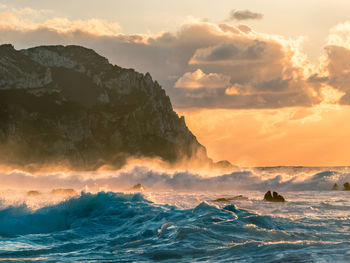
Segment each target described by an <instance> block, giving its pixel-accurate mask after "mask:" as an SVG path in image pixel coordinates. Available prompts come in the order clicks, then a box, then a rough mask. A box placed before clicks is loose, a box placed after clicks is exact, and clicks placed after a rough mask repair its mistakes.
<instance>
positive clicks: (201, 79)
mask: <svg viewBox="0 0 350 263" xmlns="http://www.w3.org/2000/svg"><path fill="white" fill-rule="evenodd" d="M227 86H230V77H228V76H224V75H222V74H216V73H209V74H205V73H204V72H203V71H202V70H200V69H197V70H196V71H194V72H192V73H191V72H187V73H185V74H184V75H183V76H182V77H181V78H179V79H178V80H177V81H176V83H175V88H187V89H198V88H223V87H227Z"/></svg>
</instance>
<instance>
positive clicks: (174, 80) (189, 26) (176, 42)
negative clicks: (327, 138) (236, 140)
mask: <svg viewBox="0 0 350 263" xmlns="http://www.w3.org/2000/svg"><path fill="white" fill-rule="evenodd" d="M233 14H234V15H233ZM233 14H231V16H235V17H236V18H235V19H240V20H242V19H248V18H249V19H253V18H259V17H261V16H262V15H261V14H257V13H252V12H250V11H247V10H246V11H234V12H233ZM237 17H238V18H237ZM303 41H304V40H303V38H302V37H300V38H296V39H291V38H287V37H283V36H278V35H272V34H264V33H261V32H257V31H254V30H253V29H252V28H250V27H248V26H246V25H230V24H225V23H223V24H215V23H211V22H203V21H202V20H196V19H193V18H190V19H189V20H188V21H186V22H185V23H184V24H183V25H182V26H181V27H180V28H179V29H178V30H177V31H176V32H162V33H159V34H151V33H149V34H133V35H131V34H124V33H122V28H121V26H120V24H119V23H118V22H114V21H112V22H111V21H107V20H103V19H97V18H91V19H87V20H70V19H68V18H64V17H53V16H50V10H33V9H30V8H24V9H14V8H7V7H6V6H2V7H1V8H0V43H13V44H14V45H15V47H16V48H27V47H31V46H36V45H55V44H62V45H66V44H77V45H84V46H86V47H89V48H93V49H95V50H96V51H97V52H99V53H100V54H101V55H103V56H106V57H108V58H109V59H110V61H111V62H112V63H114V64H117V65H119V66H122V67H130V68H135V69H136V70H138V71H141V72H147V71H149V72H150V73H151V74H152V76H153V77H154V79H157V80H158V81H159V83H160V84H161V85H162V86H163V87H164V88H165V89H166V91H167V93H168V94H169V96H170V97H171V99H172V102H173V104H174V106H175V107H176V108H182V109H187V108H227V109H262V108H264V109H272V108H284V107H295V106H305V107H311V106H315V105H319V104H321V103H323V102H325V101H326V102H327V103H333V104H335V103H342V104H350V63H349V62H348V61H350V44H349V43H350V23H343V24H340V25H338V26H336V27H334V28H333V29H331V31H330V35H329V39H328V43H327V45H326V47H325V54H324V55H323V59H322V63H321V64H319V65H312V64H311V63H310V62H309V61H308V59H307V56H306V55H305V54H304V53H303V51H302V44H303ZM325 87H331V89H333V91H334V92H335V93H337V94H343V95H342V96H340V97H339V96H338V97H337V98H338V100H337V101H334V100H332V99H329V98H328V97H327V96H332V95H331V94H332V92H324V88H325ZM334 92H333V93H334Z"/></svg>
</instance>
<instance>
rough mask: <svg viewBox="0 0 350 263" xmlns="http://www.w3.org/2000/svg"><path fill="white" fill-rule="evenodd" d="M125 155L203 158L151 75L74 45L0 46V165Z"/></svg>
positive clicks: (84, 162) (113, 160)
mask: <svg viewBox="0 0 350 263" xmlns="http://www.w3.org/2000/svg"><path fill="white" fill-rule="evenodd" d="M129 156H134V157H161V158H162V159H164V160H165V161H169V162H176V161H179V160H182V159H195V158H199V159H201V160H203V161H210V160H209V159H208V157H207V155H206V150H205V148H204V147H203V146H202V145H200V144H199V143H198V141H197V140H196V137H195V136H194V135H193V134H192V133H191V132H190V131H189V129H188V128H187V127H186V124H185V121H184V118H183V117H181V118H179V116H178V115H177V114H176V113H175V112H174V111H173V109H172V106H171V102H170V99H169V97H168V96H167V95H166V94H165V91H164V90H163V89H162V88H161V86H160V85H159V84H158V83H157V82H156V81H153V80H152V78H151V76H150V74H148V73H147V74H146V75H143V74H140V73H137V72H135V71H134V70H132V69H123V68H120V67H118V66H115V65H111V64H110V63H109V62H108V60H107V59H106V58H104V57H102V56H100V55H98V54H97V53H95V52H94V51H93V50H90V49H86V48H83V47H79V46H66V47H64V46H40V47H35V48H31V49H26V50H19V51H17V50H15V49H14V48H13V46H11V45H2V46H0V163H1V164H9V165H14V166H23V165H28V164H38V165H45V164H50V165H57V164H65V165H69V166H70V167H71V168H75V169H88V170H91V169H96V168H98V167H100V166H101V165H104V164H109V165H113V166H115V167H120V166H121V165H123V164H124V162H125V160H126V158H127V157H129Z"/></svg>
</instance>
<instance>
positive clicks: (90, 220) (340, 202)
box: [0, 171, 350, 262]
mask: <svg viewBox="0 0 350 263" xmlns="http://www.w3.org/2000/svg"><path fill="white" fill-rule="evenodd" d="M133 172H135V171H133ZM133 172H132V173H133ZM260 173H261V172H260ZM336 173H337V174H336V175H337V176H336V177H334V175H335V174H334V173H329V172H326V173H325V172H321V175H320V173H316V174H314V175H311V176H310V177H308V179H304V182H305V184H301V182H300V180H299V181H297V180H296V181H293V183H290V182H289V181H288V180H287V181H280V182H279V185H278V184H277V183H276V184H275V185H273V186H274V187H275V188H278V186H279V187H280V188H278V189H284V192H283V193H282V194H283V195H284V196H285V198H286V199H287V201H288V202H286V203H278V204H277V203H268V202H265V201H263V200H262V197H263V194H264V191H265V189H264V190H255V189H233V190H227V189H226V190H223V191H219V190H218V189H215V191H209V190H205V191H185V190H181V191H180V190H173V189H168V190H167V191H165V190H163V191H158V192H157V191H154V190H152V191H147V192H145V193H144V194H141V193H125V192H124V193H121V192H119V193H118V192H112V191H109V192H97V193H85V192H82V193H81V194H78V195H77V196H74V197H71V198H66V197H65V198H62V200H55V201H52V203H50V202H48V201H47V200H46V201H47V202H46V201H44V200H43V199H45V198H47V199H48V197H49V194H47V195H44V194H43V195H42V196H37V197H32V198H29V197H28V198H27V201H26V200H24V201H23V200H22V201H18V200H17V201H13V200H12V201H8V200H6V195H5V194H3V195H2V199H3V201H2V205H1V209H0V259H1V260H3V261H10V260H15V261H22V262H29V261H39V262H150V261H161V262H331V261H332V262H349V261H350V232H349V230H350V198H349V197H350V192H347V191H328V190H305V189H301V190H300V189H296V188H297V187H301V188H305V185H308V182H314V184H313V185H315V184H316V185H317V186H318V187H319V186H320V185H323V184H324V185H325V183H324V182H325V177H326V178H328V179H327V180H326V181H327V182H329V185H330V186H332V183H333V182H334V181H335V180H338V181H337V182H339V184H340V183H341V182H342V180H344V178H347V177H346V176H347V175H344V172H336ZM339 174H342V175H344V176H339ZM266 176H267V175H266ZM299 176H300V175H299ZM327 176H328V177H327ZM247 177H248V178H249V176H247ZM186 178H187V177H186ZM195 178H197V179H196V180H199V179H198V178H199V177H198V176H195ZM220 178H221V180H223V177H220ZM330 178H331V179H332V180H333V181H332V180H331V179H330ZM216 179H217V180H218V178H216ZM299 179H300V178H299ZM186 180H188V179H186ZM210 180H214V179H210ZM268 180H269V181H266V180H265V181H264V180H262V181H261V184H263V182H265V183H266V184H267V183H268V182H270V180H273V179H271V178H270V179H268ZM321 181H322V183H321ZM287 182H289V189H287V188H286V184H287ZM184 185H185V184H184ZM300 185H301V186H300ZM309 185H311V184H309ZM268 187H271V185H268ZM3 193H5V192H3ZM236 194H242V195H243V197H242V198H240V199H239V200H234V201H232V202H226V203H216V202H212V201H211V200H213V199H215V198H217V197H229V196H232V195H236ZM63 199H65V200H63ZM35 200H37V201H38V203H39V205H37V206H34V205H33V204H34V203H35V202H34V201H35Z"/></svg>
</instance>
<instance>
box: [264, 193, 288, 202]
mask: <svg viewBox="0 0 350 263" xmlns="http://www.w3.org/2000/svg"><path fill="white" fill-rule="evenodd" d="M264 200H265V201H268V202H285V199H284V197H283V196H281V195H279V194H278V193H277V192H273V194H271V191H267V192H266V194H265V196H264Z"/></svg>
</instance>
